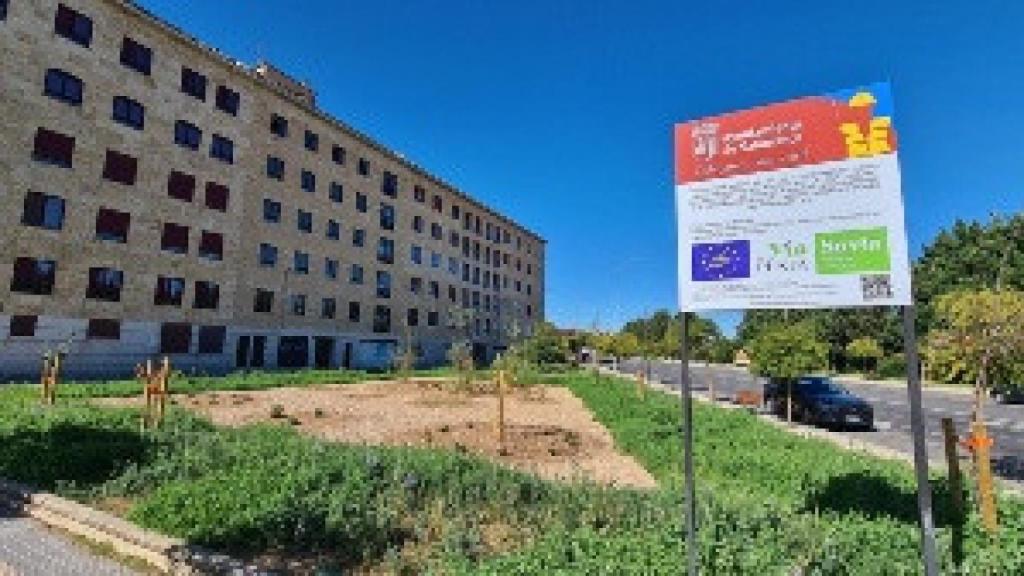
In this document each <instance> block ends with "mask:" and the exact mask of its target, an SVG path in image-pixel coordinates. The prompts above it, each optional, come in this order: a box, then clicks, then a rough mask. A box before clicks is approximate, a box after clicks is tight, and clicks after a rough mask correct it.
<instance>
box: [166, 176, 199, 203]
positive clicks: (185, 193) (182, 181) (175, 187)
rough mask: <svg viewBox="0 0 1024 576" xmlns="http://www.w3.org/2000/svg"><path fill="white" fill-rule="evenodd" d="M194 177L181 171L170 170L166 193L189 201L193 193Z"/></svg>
mask: <svg viewBox="0 0 1024 576" xmlns="http://www.w3.org/2000/svg"><path fill="white" fill-rule="evenodd" d="M195 189H196V177H195V176H192V175H191V174H183V173H181V172H171V175H170V177H168V179H167V195H168V196H170V197H171V198H177V199H178V200H184V201H185V202H191V201H192V197H193V195H194V194H195Z"/></svg>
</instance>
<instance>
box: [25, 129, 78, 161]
mask: <svg viewBox="0 0 1024 576" xmlns="http://www.w3.org/2000/svg"><path fill="white" fill-rule="evenodd" d="M74 152H75V138H74V137H73V136H65V135H63V134H59V133H57V132H53V131H52V130H47V129H46V128H39V129H38V130H36V137H35V142H34V146H33V149H32V159H33V160H35V161H36V162H43V163H46V164H53V165H54V166H61V167H63V168H71V159H72V156H73V155H74Z"/></svg>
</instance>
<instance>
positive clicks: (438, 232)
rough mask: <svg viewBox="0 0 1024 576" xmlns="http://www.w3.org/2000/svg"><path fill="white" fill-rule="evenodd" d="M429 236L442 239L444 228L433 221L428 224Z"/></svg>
mask: <svg viewBox="0 0 1024 576" xmlns="http://www.w3.org/2000/svg"><path fill="white" fill-rule="evenodd" d="M430 236H431V237H432V238H433V239H434V240H442V239H444V229H443V228H441V225H440V224H438V223H437V222H433V223H431V224H430Z"/></svg>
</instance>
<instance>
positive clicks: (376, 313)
mask: <svg viewBox="0 0 1024 576" xmlns="http://www.w3.org/2000/svg"><path fill="white" fill-rule="evenodd" d="M373 331H374V332H376V333H378V334H383V333H387V332H391V308H388V307H387V306H375V307H374V308H373Z"/></svg>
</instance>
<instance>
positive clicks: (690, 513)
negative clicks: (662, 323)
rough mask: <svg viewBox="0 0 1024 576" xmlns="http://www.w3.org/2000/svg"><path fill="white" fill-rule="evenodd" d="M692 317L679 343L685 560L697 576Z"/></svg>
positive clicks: (684, 317)
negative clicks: (689, 333) (688, 331)
mask: <svg viewBox="0 0 1024 576" xmlns="http://www.w3.org/2000/svg"><path fill="white" fill-rule="evenodd" d="M689 316H690V314H689V313H688V312H683V313H682V319H680V321H679V322H680V324H681V325H682V326H681V328H682V337H681V338H680V339H679V340H680V344H679V358H680V360H681V361H682V368H681V369H682V374H681V376H682V379H681V382H682V385H681V390H680V393H679V399H680V402H681V403H682V409H683V481H684V483H685V493H686V496H685V504H684V506H685V511H684V513H683V521H684V523H685V525H686V560H687V565H688V566H689V574H690V576H697V572H698V569H697V566H698V564H699V562H700V558H699V551H700V549H699V548H698V545H697V518H696V516H697V497H696V490H695V487H694V478H693V395H692V383H691V381H690V344H689V342H688V341H687V338H686V328H687V324H688V319H689Z"/></svg>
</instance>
